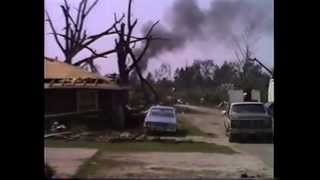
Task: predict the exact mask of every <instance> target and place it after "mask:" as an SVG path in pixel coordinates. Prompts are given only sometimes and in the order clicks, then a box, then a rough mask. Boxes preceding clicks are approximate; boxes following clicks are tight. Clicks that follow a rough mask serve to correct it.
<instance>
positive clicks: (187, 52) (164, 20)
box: [45, 0, 274, 74]
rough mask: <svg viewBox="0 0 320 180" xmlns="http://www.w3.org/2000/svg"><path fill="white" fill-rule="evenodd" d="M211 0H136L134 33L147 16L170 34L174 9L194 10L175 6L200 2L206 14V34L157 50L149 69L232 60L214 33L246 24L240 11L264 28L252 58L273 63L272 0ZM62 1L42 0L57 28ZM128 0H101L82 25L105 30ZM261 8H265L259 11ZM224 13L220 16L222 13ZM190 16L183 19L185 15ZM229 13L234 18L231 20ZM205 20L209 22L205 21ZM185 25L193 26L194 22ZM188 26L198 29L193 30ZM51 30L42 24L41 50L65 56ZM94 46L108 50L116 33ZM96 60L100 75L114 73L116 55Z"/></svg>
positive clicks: (73, 0)
mask: <svg viewBox="0 0 320 180" xmlns="http://www.w3.org/2000/svg"><path fill="white" fill-rule="evenodd" d="M214 1H217V0H198V1H196V0H194V1H193V0H157V1H154V0H134V3H133V9H132V12H133V17H136V18H138V24H137V27H136V29H135V32H134V33H135V34H140V33H141V32H142V27H143V25H145V24H146V23H148V22H150V21H153V22H155V21H157V20H160V25H161V27H164V28H165V29H167V30H168V31H169V32H171V33H172V34H175V32H177V31H175V26H176V24H177V22H175V21H174V22H173V20H175V19H177V18H176V17H179V16H178V15H175V13H177V12H176V11H181V12H182V13H181V14H182V15H181V16H183V18H184V17H185V16H184V14H183V11H184V10H185V9H187V10H185V11H187V15H188V16H189V14H190V15H193V14H194V12H193V10H192V12H190V13H189V12H188V8H185V9H184V10H183V9H182V10H181V9H175V8H174V7H180V6H181V7H183V6H185V7H190V6H197V7H199V13H201V15H202V16H201V17H203V19H204V21H203V22H205V23H202V24H201V26H203V27H201V32H205V36H204V37H205V38H203V37H202V38H201V37H198V38H192V37H191V38H190V37H189V38H186V39H185V41H184V42H185V43H183V45H182V46H179V47H175V48H173V49H170V51H166V50H164V51H161V53H159V54H157V55H155V56H154V57H152V58H151V59H150V60H149V61H148V62H149V63H148V66H147V70H149V71H153V70H154V69H155V68H158V67H159V66H160V64H161V63H163V62H165V63H170V64H171V65H172V68H173V69H174V68H177V67H183V66H186V65H190V64H191V63H192V61H193V60H194V59H213V60H214V62H215V63H217V64H219V65H220V64H221V63H222V62H223V61H225V60H228V61H233V60H234V59H235V57H234V48H233V47H232V46H231V45H230V43H226V40H221V38H218V37H220V34H219V36H218V33H217V32H218V31H222V32H223V33H224V34H223V36H225V37H229V36H231V35H229V34H228V33H231V32H232V33H234V34H237V33H239V32H240V31H241V32H242V30H241V27H242V25H243V24H244V23H243V22H244V21H241V20H239V21H236V20H234V19H235V18H237V19H238V17H239V16H243V17H245V18H248V19H252V18H253V19H254V18H256V19H258V21H259V22H260V21H261V22H263V23H260V25H259V26H261V27H262V28H264V29H262V30H260V31H259V32H258V33H256V36H255V37H254V38H253V39H254V40H253V42H252V50H253V53H254V57H257V58H258V59H260V60H261V62H263V63H264V64H266V65H267V66H268V67H273V61H274V56H273V52H274V51H273V1H272V0H240V3H241V4H242V5H243V6H246V5H247V4H248V6H250V8H251V9H250V8H248V9H245V8H243V9H240V8H238V7H239V5H233V4H231V3H236V2H238V1H237V0H222V2H223V3H220V4H219V3H215V2H214ZM220 1H221V0H220ZM69 2H70V4H71V6H72V7H77V5H78V2H79V0H69ZM90 2H92V1H90ZM225 2H227V5H226V4H224V3H225ZM244 2H245V3H244ZM62 3H63V0H45V10H47V11H48V13H49V14H50V16H51V19H52V20H53V23H54V25H55V26H56V29H57V31H60V32H61V31H62V28H63V26H64V19H63V14H62V12H61V8H60V5H61V4H62ZM127 3H128V0H100V1H99V3H98V4H97V6H96V7H95V8H94V9H93V11H92V12H91V14H90V15H89V17H88V19H87V22H86V29H87V32H88V34H89V35H90V34H94V33H99V32H101V31H103V30H105V29H106V27H110V25H111V24H112V23H113V14H114V13H117V14H118V16H120V15H121V13H124V12H126V9H127ZM179 3H180V4H181V5H180V4H179ZM228 4H229V5H228ZM215 7H216V8H215ZM218 7H219V8H218ZM220 7H221V8H220ZM222 8H226V10H220V12H219V10H217V9H222ZM232 8H237V9H232ZM237 10H239V11H241V12H239V13H238V14H236V13H234V12H236V11H237ZM227 11H229V12H227ZM197 12H198V11H197ZM260 12H264V13H262V14H259V13H260ZM184 13H186V12H184ZM225 14H226V16H225ZM222 15H223V16H224V17H222ZM192 17H193V16H192ZM217 17H221V21H222V22H218V21H219V19H217ZM188 18H189V17H188ZM188 18H186V19H187V20H188ZM223 18H224V19H223ZM230 18H231V19H232V20H230ZM178 19H179V18H178ZM180 19H181V17H180ZM189 20H190V18H189ZM182 21H185V20H182ZM190 21H192V19H191V20H190ZM225 21H228V22H229V21H230V22H232V29H231V31H230V32H229V30H225V29H223V28H225V27H224V26H226V27H229V26H228V24H227V23H225ZM201 22H202V21H201ZM179 23H183V22H178V24H179ZM187 23H189V24H188V25H189V26H190V22H187ZM192 23H193V22H191V24H192ZM207 24H210V25H209V26H208V25H207ZM239 24H240V25H239ZM261 24H262V25H261ZM182 26H183V25H182ZM193 26H194V27H195V28H196V27H197V26H200V25H199V23H198V24H197V22H196V23H195V25H193ZM212 27H214V28H212ZM188 28H190V29H192V26H191V27H188ZM204 29H205V30H204ZM178 31H179V30H178ZM190 31H192V32H198V31H193V30H190ZM49 32H51V29H50V27H49V25H48V24H47V23H45V55H46V56H47V57H53V58H54V57H58V58H59V59H63V55H62V53H61V51H60V49H59V47H58V46H57V44H56V42H55V41H54V39H53V37H52V35H49V34H48V33H49ZM220 33H221V32H220ZM211 35H212V36H211ZM92 47H94V48H95V49H96V50H97V51H98V52H99V51H100V52H101V51H103V50H104V49H112V48H113V47H114V37H113V36H108V37H106V38H104V39H102V40H99V42H97V43H95V44H94V45H93V46H92ZM87 55H88V54H87V53H85V52H84V53H81V54H79V56H78V57H77V58H81V57H86V56H87ZM96 62H97V65H98V66H99V71H100V73H101V74H106V73H114V72H116V73H118V68H117V63H116V56H115V55H110V56H109V57H108V59H98V60H96Z"/></svg>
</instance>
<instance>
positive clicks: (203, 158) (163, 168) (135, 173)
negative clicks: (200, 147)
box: [89, 152, 272, 178]
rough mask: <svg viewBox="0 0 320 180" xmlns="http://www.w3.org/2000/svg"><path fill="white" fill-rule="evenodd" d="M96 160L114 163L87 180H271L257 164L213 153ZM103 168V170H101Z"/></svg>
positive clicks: (269, 173) (253, 160)
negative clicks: (96, 179)
mask: <svg viewBox="0 0 320 180" xmlns="http://www.w3.org/2000/svg"><path fill="white" fill-rule="evenodd" d="M99 159H101V160H105V162H106V163H108V162H118V163H115V164H114V165H113V166H112V167H111V168H99V167H97V168H98V169H97V170H96V172H95V174H93V175H91V176H89V177H100V178H105V177H128V176H130V177H181V176H186V177H215V178H240V177H241V174H243V173H246V174H248V175H250V176H254V177H266V178H269V177H272V169H270V168H268V167H267V166H266V165H265V164H264V163H263V162H262V161H261V160H259V159H257V158H255V157H252V156H247V155H243V154H241V155H240V154H234V155H225V154H215V153H160V152H157V153H156V152H152V153H108V152H105V153H101V154H100V156H99ZM102 167H103V166H102Z"/></svg>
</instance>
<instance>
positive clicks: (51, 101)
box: [45, 89, 128, 128]
mask: <svg viewBox="0 0 320 180" xmlns="http://www.w3.org/2000/svg"><path fill="white" fill-rule="evenodd" d="M77 91H79V90H75V89H50V90H49V89H47V90H45V114H58V113H70V112H77V110H78V109H77V108H78V107H77V98H79V97H77V95H78V93H77ZM81 91H85V90H84V89H81ZM97 93H98V94H97V95H98V99H97V103H98V109H100V110H102V112H101V113H99V118H98V119H99V120H97V123H99V124H100V125H101V126H104V127H110V126H111V127H115V128H123V127H124V125H125V112H124V106H125V104H126V101H125V99H126V98H125V97H126V94H127V93H128V91H112V90H97ZM100 125H99V126H100Z"/></svg>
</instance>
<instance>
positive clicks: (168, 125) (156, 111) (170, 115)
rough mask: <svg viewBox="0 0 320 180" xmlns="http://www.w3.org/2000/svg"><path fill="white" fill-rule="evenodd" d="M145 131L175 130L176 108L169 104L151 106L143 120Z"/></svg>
mask: <svg viewBox="0 0 320 180" xmlns="http://www.w3.org/2000/svg"><path fill="white" fill-rule="evenodd" d="M144 128H145V129H146V130H147V131H160V132H176V131H177V117H176V110H175V108H173V107H170V106H152V107H151V108H150V109H149V110H148V113H147V115H146V118H145V120H144Z"/></svg>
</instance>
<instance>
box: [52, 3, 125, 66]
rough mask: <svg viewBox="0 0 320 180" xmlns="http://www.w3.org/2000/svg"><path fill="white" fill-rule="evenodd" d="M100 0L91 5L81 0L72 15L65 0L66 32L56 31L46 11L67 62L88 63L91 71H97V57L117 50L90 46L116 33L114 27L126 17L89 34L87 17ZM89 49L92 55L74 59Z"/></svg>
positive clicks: (78, 64) (54, 35)
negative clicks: (100, 30) (99, 31)
mask: <svg viewBox="0 0 320 180" xmlns="http://www.w3.org/2000/svg"><path fill="white" fill-rule="evenodd" d="M97 3H98V0H95V1H94V2H93V3H92V4H91V5H90V4H89V3H88V0H81V1H80V3H79V6H78V8H77V9H76V14H75V16H72V15H71V8H70V5H69V3H68V2H67V0H64V4H63V5H61V6H60V7H61V10H62V12H63V15H64V20H65V22H64V23H65V27H64V32H63V33H59V32H57V31H56V28H55V26H54V24H53V22H52V20H51V18H50V16H49V13H48V12H46V15H47V21H48V23H49V25H50V28H51V30H52V33H51V34H52V35H53V37H54V39H55V41H56V43H57V44H58V46H59V48H60V49H61V51H62V52H63V54H64V57H65V60H64V62H65V63H68V64H73V65H76V66H85V65H88V66H89V68H90V69H91V71H93V72H96V71H97V68H96V66H95V65H94V60H95V59H97V58H106V57H107V55H108V54H111V53H115V52H116V50H115V49H112V50H106V51H103V52H97V51H96V50H94V49H93V48H91V47H90V45H92V44H93V43H94V42H96V41H97V40H99V39H101V38H102V37H104V36H107V35H111V34H115V33H116V32H115V31H114V27H115V26H116V25H117V24H119V23H120V22H121V20H122V19H123V18H124V16H122V17H121V18H120V19H119V20H117V21H115V22H114V23H113V24H112V25H111V27H109V28H107V29H106V30H104V31H103V32H101V33H98V34H94V35H88V34H87V31H86V29H84V25H85V21H86V18H87V17H88V15H89V13H90V12H91V11H92V9H93V8H94V7H95V6H96V5H97ZM83 50H87V51H89V52H90V53H91V55H90V56H88V57H85V58H83V59H80V60H78V61H76V62H75V61H74V57H75V56H76V55H77V54H78V53H80V52H82V51H83Z"/></svg>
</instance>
